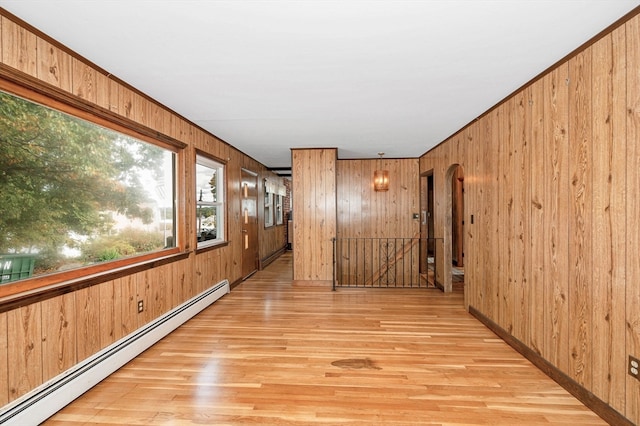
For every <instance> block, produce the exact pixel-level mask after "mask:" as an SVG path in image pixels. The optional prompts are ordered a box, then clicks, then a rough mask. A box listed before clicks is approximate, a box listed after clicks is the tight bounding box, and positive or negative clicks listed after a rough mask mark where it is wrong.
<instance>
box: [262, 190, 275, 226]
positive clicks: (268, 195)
mask: <svg viewBox="0 0 640 426" xmlns="http://www.w3.org/2000/svg"><path fill="white" fill-rule="evenodd" d="M271 191H272V189H271V187H270V185H269V183H268V182H266V183H265V188H264V227H265V228H268V227H270V226H273V193H272V192H271Z"/></svg>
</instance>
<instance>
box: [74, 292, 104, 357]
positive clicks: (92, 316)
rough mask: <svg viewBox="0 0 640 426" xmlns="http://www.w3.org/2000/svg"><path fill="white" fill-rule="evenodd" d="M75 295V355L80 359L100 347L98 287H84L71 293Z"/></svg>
mask: <svg viewBox="0 0 640 426" xmlns="http://www.w3.org/2000/svg"><path fill="white" fill-rule="evenodd" d="M73 294H74V296H75V309H76V311H75V315H74V317H73V319H74V322H75V327H76V331H75V333H76V341H77V345H76V356H77V359H78V361H82V360H84V359H86V358H88V357H90V356H91V355H93V354H94V353H96V352H98V351H99V350H100V349H102V345H101V343H100V342H101V341H102V340H103V339H104V338H103V337H102V336H101V334H102V333H104V332H105V331H104V330H103V329H102V328H101V327H100V310H101V302H100V288H99V287H98V286H91V287H85V288H83V289H81V290H78V291H76V292H74V293H73Z"/></svg>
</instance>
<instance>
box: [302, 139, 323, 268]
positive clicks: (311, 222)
mask: <svg viewBox="0 0 640 426" xmlns="http://www.w3.org/2000/svg"><path fill="white" fill-rule="evenodd" d="M312 154H317V153H314V152H312V151H310V152H308V153H307V155H305V156H304V159H303V161H304V169H305V170H306V176H305V179H304V181H303V185H304V188H303V191H304V193H305V206H304V210H303V215H304V216H305V217H307V218H308V220H306V221H305V223H304V224H303V229H304V242H303V244H306V245H305V246H301V245H298V249H302V250H303V253H304V260H303V262H304V266H303V268H302V270H303V271H304V275H303V276H304V277H305V279H307V280H314V279H318V278H317V276H316V275H315V272H316V271H317V263H318V253H317V246H316V242H317V240H318V239H319V238H320V236H319V235H318V228H317V220H318V218H317V215H318V213H319V212H318V208H319V205H317V204H316V203H317V202H318V196H317V194H316V191H317V185H316V179H317V177H316V172H317V171H316V167H315V166H316V162H317V161H318V158H317V157H316V156H315V155H313V156H312ZM298 218H299V219H301V217H300V216H298Z"/></svg>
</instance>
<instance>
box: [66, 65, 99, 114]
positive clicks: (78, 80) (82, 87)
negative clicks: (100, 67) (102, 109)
mask: <svg viewBox="0 0 640 426" xmlns="http://www.w3.org/2000/svg"><path fill="white" fill-rule="evenodd" d="M71 64H72V81H73V94H74V95H76V96H77V97H79V98H82V99H85V100H87V101H89V102H94V103H96V102H97V100H98V92H97V90H96V89H97V83H98V82H97V74H98V72H97V71H96V70H94V69H93V68H91V67H90V66H88V65H87V64H85V63H84V62H82V61H80V60H79V59H76V58H73V59H72V62H71Z"/></svg>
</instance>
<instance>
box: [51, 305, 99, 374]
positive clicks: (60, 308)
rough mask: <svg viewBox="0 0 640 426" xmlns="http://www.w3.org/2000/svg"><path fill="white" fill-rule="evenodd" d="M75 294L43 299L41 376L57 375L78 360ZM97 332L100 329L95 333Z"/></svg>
mask: <svg viewBox="0 0 640 426" xmlns="http://www.w3.org/2000/svg"><path fill="white" fill-rule="evenodd" d="M75 309H76V304H75V297H74V295H73V294H65V295H62V296H58V297H55V298H53V299H49V300H46V301H44V302H42V377H43V378H44V377H55V376H57V375H58V374H60V373H62V372H63V371H65V370H67V369H69V368H71V367H72V366H73V365H75V364H76V363H77V362H78V358H77V356H76V353H75V351H71V350H69V348H70V347H74V346H75V345H76V344H77V335H76V329H75V327H74V323H73V319H74V318H75ZM96 335H97V333H96Z"/></svg>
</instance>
